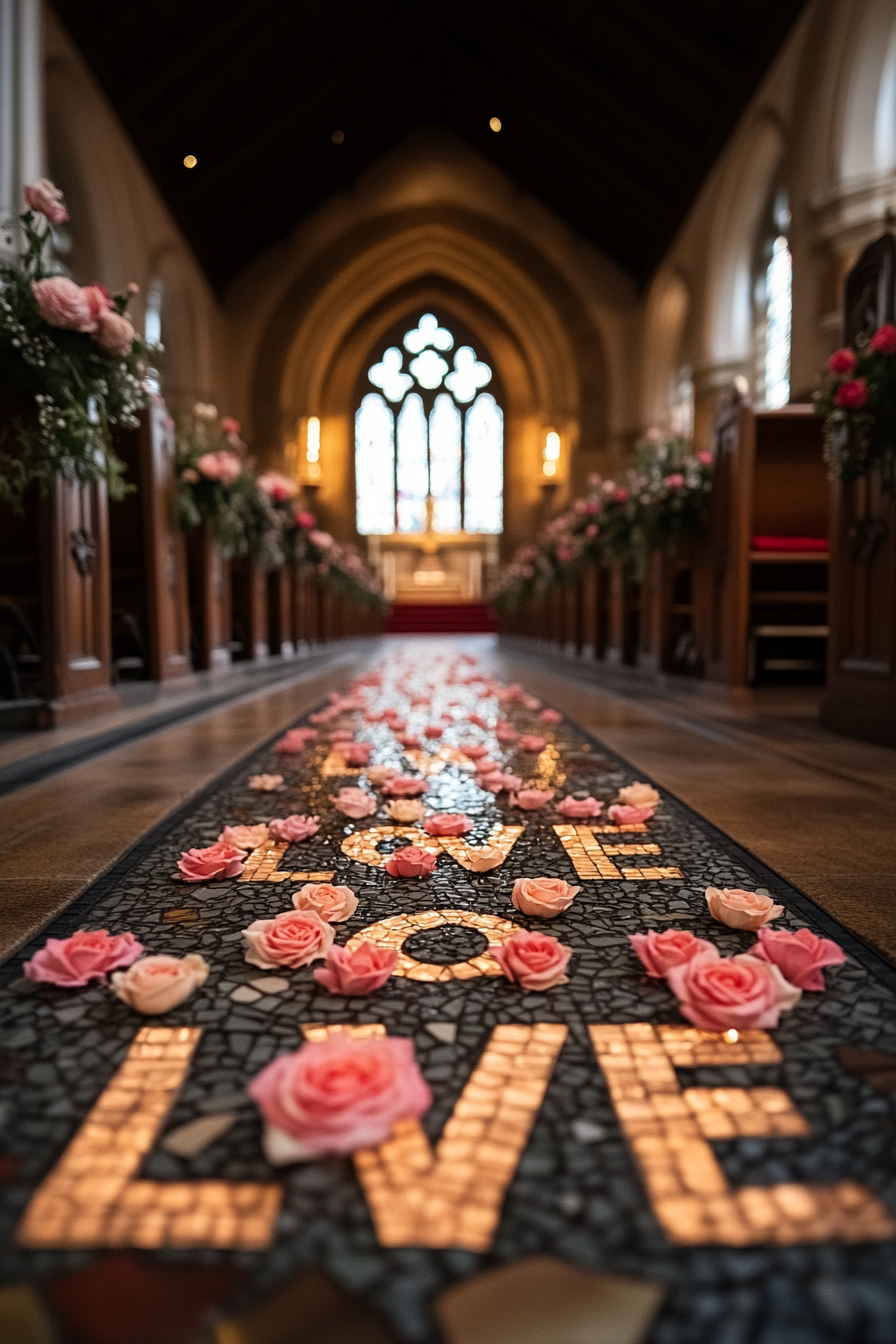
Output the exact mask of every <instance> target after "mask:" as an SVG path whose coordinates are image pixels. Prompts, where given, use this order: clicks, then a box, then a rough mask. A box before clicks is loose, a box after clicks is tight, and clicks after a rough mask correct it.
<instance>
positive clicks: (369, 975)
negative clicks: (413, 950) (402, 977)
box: [312, 943, 398, 996]
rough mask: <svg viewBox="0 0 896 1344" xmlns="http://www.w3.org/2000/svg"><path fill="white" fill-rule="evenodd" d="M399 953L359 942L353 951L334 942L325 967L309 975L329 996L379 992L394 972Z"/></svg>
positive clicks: (392, 949) (320, 967)
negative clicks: (327, 991)
mask: <svg viewBox="0 0 896 1344" xmlns="http://www.w3.org/2000/svg"><path fill="white" fill-rule="evenodd" d="M397 961H398V952H397V950H396V949H395V948H389V947H377V946H376V944H375V943H360V944H359V945H358V946H357V947H356V948H355V950H354V951H353V952H349V951H348V949H347V948H345V947H339V946H338V944H336V943H334V944H333V946H332V947H331V948H330V950H329V952H328V953H327V964H326V966H319V967H318V969H317V970H316V971H313V972H312V974H313V976H314V978H315V980H316V981H317V982H318V984H321V985H324V986H325V987H326V988H327V989H328V990H329V991H330V993H331V994H345V995H349V996H351V995H355V994H372V993H373V991H374V990H375V989H381V988H382V987H383V985H384V984H385V983H386V981H387V980H388V979H389V976H390V975H391V974H392V972H393V971H394V969H395V963H396V962H397Z"/></svg>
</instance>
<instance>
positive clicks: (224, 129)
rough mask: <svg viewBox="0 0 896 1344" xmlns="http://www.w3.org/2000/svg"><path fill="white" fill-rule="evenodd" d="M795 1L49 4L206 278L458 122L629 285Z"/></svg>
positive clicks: (662, 245) (772, 48) (115, 0)
mask: <svg viewBox="0 0 896 1344" xmlns="http://www.w3.org/2000/svg"><path fill="white" fill-rule="evenodd" d="M804 3H805V0H341V2H339V0H141V3H139V4H138V3H133V2H132V0H126V3H124V4H122V3H121V0H55V7H56V10H57V12H58V13H59V15H60V17H61V18H62V20H63V22H64V23H65V24H66V26H67V27H68V29H69V32H70V33H71V35H72V37H73V38H74V40H75V42H76V43H77V45H78V46H79V47H80V48H81V50H82V52H83V53H84V55H85V57H86V58H87V60H88V62H89V64H90V65H91V66H92V68H93V70H94V72H95V74H96V76H97V77H98V79H99V82H100V84H101V85H102V87H103V88H104V90H105V92H106V94H107V95H108V97H109V98H110V99H111V101H112V103H113V104H114V106H115V107H116V109H117V111H118V113H119V115H120V116H121V118H122V121H123V122H124V124H125V126H126V128H127V130H128V131H129V133H130V135H131V137H132V139H133V141H134V143H135V145H136V146H137V149H138V150H139V152H140V154H141V155H142V157H143V159H144V160H145V162H146V164H147V166H148V168H149V170H150V172H151V173H152V175H153V177H154V178H155V180H156V182H157V183H158V185H159V187H160V189H161V191H162V193H163V195H164V196H165V198H166V200H167V201H168V204H169V206H170V207H171V209H172V211H173V213H174V215H175V217H176V218H177V220H178V222H179V223H180V225H181V227H182V229H183V231H184V233H185V234H186V236H187V238H188V239H189V240H190V242H191V244H192V246H193V248H194V249H195V251H196V253H197V255H198V257H199V258H200V260H201V262H202V264H203V265H204V267H205V269H206V271H207V273H208V275H209V277H210V279H211V280H212V282H213V283H214V284H215V285H216V286H218V287H221V286H223V285H225V284H226V283H227V281H228V280H229V279H231V278H232V276H234V275H235V274H236V273H237V272H238V271H239V270H240V269H241V268H242V267H243V266H244V265H246V264H247V263H248V262H250V261H252V260H253V258H254V257H256V256H257V255H258V254H259V253H260V252H262V251H263V250H264V249H265V248H267V247H268V246H270V245H271V244H272V243H275V242H276V241H277V240H278V239H280V238H282V237H283V236H284V235H285V234H287V233H288V232H289V231H290V229H292V228H293V227H294V226H295V225H296V224H298V223H299V222H300V221H301V220H302V219H303V218H304V217H305V216H307V215H308V214H309V213H310V212H311V211H313V210H315V209H316V208H317V207H318V206H320V205H321V204H322V203H323V202H324V201H326V200H327V199H328V198H329V197H330V196H332V195H333V194H334V193H335V192H338V191H341V190H345V189H346V188H349V187H350V186H351V184H352V183H353V182H354V181H355V180H356V178H357V177H358V175H359V174H360V173H361V172H363V171H364V169H366V168H367V167H369V166H370V165H371V164H372V163H374V162H375V161H376V160H377V159H378V158H379V157H380V156H382V155H383V154H384V153H386V152H387V151H388V150H389V149H391V148H392V147H393V146H395V145H396V144H398V143H399V142H400V141H402V140H404V139H405V138H407V137H408V136H409V135H410V134H411V133H412V132H414V131H415V130H417V129H418V128H419V127H421V126H422V125H426V124H428V125H433V124H435V125H440V126H442V127H446V128H448V129H449V130H451V131H452V132H453V133H454V134H456V135H459V136H460V137H462V138H463V139H464V140H466V141H467V142H468V143H469V144H471V145H472V146H474V147H475V148H476V149H477V150H478V151H479V152H480V153H482V154H483V155H485V156H486V157H487V158H488V159H490V160H491V161H492V162H494V163H495V164H497V165H498V167H500V168H501V169H503V170H504V172H506V173H507V174H508V175H509V177H510V178H511V179H512V180H513V181H514V182H515V183H516V184H517V185H518V186H519V187H521V188H522V189H523V190H525V191H527V192H530V193H531V194H532V195H533V196H535V197H537V198H539V199H540V200H541V201H542V202H543V203H544V204H545V205H547V206H549V207H550V208H551V209H552V210H554V211H555V212H556V213H557V214H558V215H559V216H561V218H563V219H564V220H565V221H566V222H567V223H568V224H569V225H571V226H572V227H573V228H574V229H575V230H577V231H578V232H579V233H580V234H582V235H584V237H586V238H587V239H589V240H590V241H591V242H592V243H594V244H596V245H597V246H598V247H599V248H601V249H603V250H604V251H605V252H606V253H607V254H608V255H609V256H610V257H612V258H613V259H614V260H615V261H616V262H617V263H618V264H619V265H620V266H621V267H623V268H624V269H625V270H626V271H627V272H628V273H629V274H630V275H632V276H633V277H634V278H635V279H636V280H637V281H640V282H643V281H645V280H646V279H647V278H648V277H649V276H650V274H651V273H652V271H653V270H654V269H655V267H656V265H657V264H658V262H659V261H660V259H661V258H662V256H663V254H664V252H665V251H666V249H667V248H668V246H669V244H670V243H671V241H672V239H673V237H674V235H675V232H676V230H677V229H678V227H679V226H680V225H681V223H682V221H683V219H684V217H685V215H686V213H687V210H688V208H689V206H690V205H691V203H692V202H693V200H694V198H695V196H696V194H697V192H698V190H699V188H700V185H701V183H702V182H703V180H704V178H705V177H706V175H707V173H708V171H709V169H710V168H711V166H712V164H713V161H714V160H715V158H716V156H717V155H718V153H719V151H720V150H721V148H722V146H723V144H724V143H725V140H726V139H727V137H728V136H729V135H730V133H731V131H732V129H733V128H734V125H735V123H736V121H737V118H738V116H739V115H740V114H741V112H742V111H743V110H744V108H745V106H746V104H747V102H748V101H749V99H750V97H751V95H752V94H753V93H754V91H755V90H756V88H757V86H758V84H759V82H760V81H761V79H762V77H763V75H764V74H765V72H766V71H767V69H768V67H769V65H770V63H771V61H772V60H773V58H774V56H775V55H776V53H777V52H778V51H779V49H780V47H781V45H782V43H783V41H784V39H785V38H786V36H787V34H788V32H789V31H790V29H791V27H792V25H793V23H794V22H795V20H796V18H797V16H798V14H799V12H800V11H801V9H802V8H803V5H804ZM493 117H498V118H500V121H501V130H500V131H499V132H497V133H496V132H494V131H493V130H491V129H490V126H489V121H490V119H491V118H493ZM334 132H342V137H343V138H342V140H341V142H339V143H337V142H336V141H334V138H333V136H334ZM336 139H337V141H338V135H337V137H336ZM187 155H194V156H195V158H196V160H197V163H196V166H195V167H194V168H192V169H190V168H186V167H185V166H184V162H183V161H184V158H185V157H186V156H187Z"/></svg>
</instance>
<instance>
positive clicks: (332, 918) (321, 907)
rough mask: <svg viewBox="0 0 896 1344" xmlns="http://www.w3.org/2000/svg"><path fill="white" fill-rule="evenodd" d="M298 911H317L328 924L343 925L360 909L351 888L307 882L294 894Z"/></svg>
mask: <svg viewBox="0 0 896 1344" xmlns="http://www.w3.org/2000/svg"><path fill="white" fill-rule="evenodd" d="M292 903H293V905H294V906H295V908H296V909H297V910H315V911H316V912H317V913H318V914H319V915H320V917H321V919H322V920H323V921H324V923H326V924H341V923H342V922H343V920H346V919H348V918H349V916H350V915H353V914H354V913H355V911H356V910H357V908H358V898H357V896H356V895H355V893H354V892H353V891H352V889H351V887H334V886H333V885H332V883H330V882H306V883H305V885H304V886H303V887H299V890H298V891H297V892H295V893H294V895H293V898H292Z"/></svg>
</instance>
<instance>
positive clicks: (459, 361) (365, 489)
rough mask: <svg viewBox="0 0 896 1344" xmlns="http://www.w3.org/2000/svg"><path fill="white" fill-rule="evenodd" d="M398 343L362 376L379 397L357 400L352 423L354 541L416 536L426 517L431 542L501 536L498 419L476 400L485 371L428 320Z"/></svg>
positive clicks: (488, 403)
mask: <svg viewBox="0 0 896 1344" xmlns="http://www.w3.org/2000/svg"><path fill="white" fill-rule="evenodd" d="M401 343H402V346H403V347H404V349H403V350H402V349H401V347H400V346H399V345H397V344H395V345H390V346H389V347H388V348H387V349H386V350H384V351H383V354H382V357H381V358H380V359H378V360H377V362H376V363H374V364H372V365H371V366H370V368H369V369H368V372H367V377H368V380H369V382H370V384H371V385H372V386H373V387H375V388H378V389H379V391H378V392H367V393H366V394H365V395H364V396H363V397H362V399H361V405H360V407H359V408H358V412H357V414H356V416H355V481H356V488H357V525H358V531H359V532H361V533H362V534H366V535H381V536H382V535H386V534H388V533H390V532H392V531H398V532H410V533H413V532H422V531H423V530H424V529H425V527H426V526H427V515H428V510H431V522H432V527H433V529H434V530H435V531H436V532H441V533H452V532H460V531H462V530H465V531H467V532H500V531H501V528H502V500H503V487H504V416H503V413H502V411H501V408H500V406H499V405H498V403H497V401H496V400H495V397H494V396H493V394H492V393H491V392H483V391H482V390H481V389H482V388H484V387H487V386H488V384H489V383H490V382H491V381H492V370H491V368H490V367H489V365H488V364H486V363H485V362H484V361H483V360H480V359H478V358H477V355H476V351H475V350H474V349H473V347H472V346H471V345H461V346H458V348H457V349H455V338H454V334H453V333H452V332H451V331H450V330H449V329H448V328H447V327H445V326H442V325H441V324H440V322H439V320H438V318H437V317H436V316H435V314H434V313H424V314H423V315H422V317H420V319H419V321H418V322H417V325H416V326H415V327H412V328H410V329H409V330H407V331H405V333H404V335H403V337H402V338H401ZM405 351H406V352H407V355H406V354H405ZM452 351H453V354H452V353H450V352H452ZM452 366H453V367H452ZM384 398H385V400H384ZM386 402H391V403H392V404H393V406H394V407H395V411H394V412H393V411H392V410H391V409H390V408H389V406H388V405H387V404H386ZM461 407H466V408H467V409H466V410H465V411H464V410H462V409H461Z"/></svg>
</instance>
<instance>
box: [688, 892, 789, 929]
mask: <svg viewBox="0 0 896 1344" xmlns="http://www.w3.org/2000/svg"><path fill="white" fill-rule="evenodd" d="M706 904H707V905H708V906H709V913H710V914H711V915H712V917H713V919H717V920H718V921H719V923H720V924H727V925H728V927H729V929H758V928H759V926H760V924H767V923H768V921H769V920H770V919H777V918H778V917H779V915H783V913H784V907H783V905H775V903H774V901H773V900H772V898H771V896H762V895H760V893H759V892H758V891H742V890H741V888H740V887H707V888H706Z"/></svg>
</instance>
